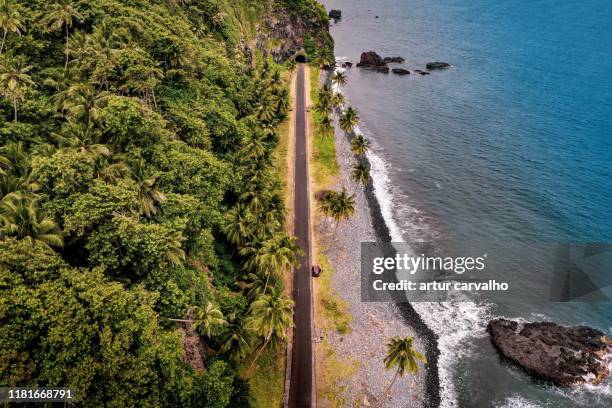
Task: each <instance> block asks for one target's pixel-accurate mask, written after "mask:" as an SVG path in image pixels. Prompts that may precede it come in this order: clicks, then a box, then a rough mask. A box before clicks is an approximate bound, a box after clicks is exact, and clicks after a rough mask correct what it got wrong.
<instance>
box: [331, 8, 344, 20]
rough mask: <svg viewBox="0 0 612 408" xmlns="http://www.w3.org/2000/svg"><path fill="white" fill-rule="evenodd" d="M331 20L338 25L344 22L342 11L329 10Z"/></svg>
mask: <svg viewBox="0 0 612 408" xmlns="http://www.w3.org/2000/svg"><path fill="white" fill-rule="evenodd" d="M329 18H330V19H331V20H334V22H336V23H337V22H338V21H340V20H342V10H336V9H332V10H329Z"/></svg>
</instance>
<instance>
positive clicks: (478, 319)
mask: <svg viewBox="0 0 612 408" xmlns="http://www.w3.org/2000/svg"><path fill="white" fill-rule="evenodd" d="M412 307H414V309H415V310H416V311H417V313H419V314H420V315H421V318H422V319H423V321H424V322H425V324H427V326H429V328H430V329H432V330H433V331H434V333H436V334H437V335H438V349H439V350H440V355H439V356H438V376H439V378H440V399H441V401H440V406H441V407H443V408H446V407H456V406H457V392H456V389H455V385H454V381H453V368H454V363H455V362H456V361H458V360H460V359H462V358H466V357H469V356H471V355H472V354H473V353H475V352H477V350H474V349H473V348H472V347H471V345H472V343H471V342H470V341H469V340H470V339H473V338H477V337H484V336H486V331H485V329H486V326H485V322H486V321H488V319H489V318H490V313H491V306H490V305H484V304H477V303H473V302H440V303H416V302H415V303H412Z"/></svg>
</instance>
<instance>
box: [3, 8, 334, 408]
mask: <svg viewBox="0 0 612 408" xmlns="http://www.w3.org/2000/svg"><path fill="white" fill-rule="evenodd" d="M327 19H328V18H327V15H326V13H325V11H324V10H323V8H322V7H321V6H320V5H319V4H317V3H316V2H315V1H314V0H0V41H1V45H0V386H6V387H19V386H23V387H25V386H30V387H32V386H37V387H70V388H72V389H74V390H75V392H76V394H77V400H78V401H79V402H78V405H80V406H87V407H99V406H109V407H130V406H139V407H220V408H221V407H247V406H270V404H274V405H276V404H278V403H279V400H278V398H282V392H283V384H278V386H277V387H276V388H278V389H279V390H278V391H276V394H278V393H280V397H277V395H276V394H275V392H274V391H271V389H272V386H270V388H268V389H263V390H262V389H260V388H261V385H262V384H266V383H267V382H269V381H273V380H274V378H275V372H277V371H279V370H283V369H284V368H283V366H282V364H281V365H280V366H279V367H272V368H271V367H269V365H270V364H272V365H274V362H276V361H279V360H282V359H284V358H285V357H284V356H285V351H284V347H285V346H284V345H285V342H286V340H287V336H288V330H289V329H290V327H291V325H292V310H293V303H292V301H291V299H290V296H289V295H288V293H287V291H286V290H285V274H286V272H287V271H288V270H290V268H291V267H292V266H295V265H296V264H297V256H298V254H299V253H300V250H299V248H298V247H297V245H296V241H295V238H294V237H292V236H291V235H290V234H288V233H287V228H286V223H285V214H286V208H285V207H286V205H285V199H284V189H285V185H284V181H283V180H284V179H283V174H282V173H283V172H282V171H279V165H278V163H277V162H276V161H277V160H279V159H278V155H277V154H276V153H277V150H278V146H279V143H280V141H281V139H282V134H281V133H282V132H281V131H280V130H279V129H282V127H283V123H284V122H285V121H286V120H287V117H288V115H289V113H290V112H289V111H290V95H289V81H288V78H289V73H290V72H291V71H292V70H293V69H294V67H295V62H294V59H295V55H296V53H303V54H304V55H305V56H306V57H308V59H309V60H312V61H315V62H317V61H318V62H319V63H321V64H323V65H324V64H326V62H327V61H329V59H330V58H332V61H333V42H332V40H331V38H330V36H329V34H328V32H327V26H328V20H327ZM288 27H289V28H290V29H287V28H288ZM266 370H267V371H266ZM281 378H282V375H281ZM281 382H282V381H281ZM274 398H277V399H274Z"/></svg>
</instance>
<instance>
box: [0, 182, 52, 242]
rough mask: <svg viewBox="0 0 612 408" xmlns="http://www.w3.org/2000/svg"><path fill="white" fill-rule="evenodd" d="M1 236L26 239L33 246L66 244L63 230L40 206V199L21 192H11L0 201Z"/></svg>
mask: <svg viewBox="0 0 612 408" xmlns="http://www.w3.org/2000/svg"><path fill="white" fill-rule="evenodd" d="M0 237H3V238H4V237H15V238H17V239H24V240H26V241H28V242H29V243H30V245H32V246H33V247H35V246H37V245H41V246H43V247H46V248H49V249H50V248H51V247H62V246H63V245H64V238H63V237H62V232H61V230H60V229H59V227H58V226H57V224H56V223H55V222H54V221H53V220H52V219H50V218H47V217H46V216H45V214H44V213H43V212H42V211H41V210H40V209H39V208H38V200H36V199H33V198H30V197H27V196H26V195H24V194H21V193H10V194H8V195H6V196H5V197H4V198H3V199H2V201H0Z"/></svg>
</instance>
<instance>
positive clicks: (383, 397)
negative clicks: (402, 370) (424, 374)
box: [378, 370, 399, 407]
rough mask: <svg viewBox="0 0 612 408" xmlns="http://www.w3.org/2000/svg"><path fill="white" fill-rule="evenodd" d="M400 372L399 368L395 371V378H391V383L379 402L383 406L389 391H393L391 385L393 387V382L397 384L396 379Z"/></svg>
mask: <svg viewBox="0 0 612 408" xmlns="http://www.w3.org/2000/svg"><path fill="white" fill-rule="evenodd" d="M398 374H399V370H397V371H395V375H394V376H393V380H391V382H390V383H389V385H387V388H386V389H385V391H384V392H383V393H382V395H381V396H380V401H379V403H378V406H380V407H382V404H383V402H385V401H386V400H387V394H388V393H389V391H391V387H393V384H395V380H397V375H398Z"/></svg>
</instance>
